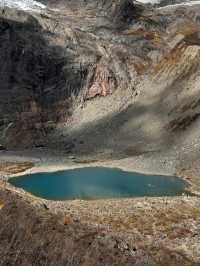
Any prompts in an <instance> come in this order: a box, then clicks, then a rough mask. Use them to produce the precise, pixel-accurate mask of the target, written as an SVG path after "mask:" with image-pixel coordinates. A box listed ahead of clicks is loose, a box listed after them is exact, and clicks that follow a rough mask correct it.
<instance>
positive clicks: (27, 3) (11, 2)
mask: <svg viewBox="0 0 200 266" xmlns="http://www.w3.org/2000/svg"><path fill="white" fill-rule="evenodd" d="M0 7H9V8H15V9H18V10H24V11H41V10H43V9H46V6H45V5H43V4H42V3H40V2H37V1H34V0H0Z"/></svg>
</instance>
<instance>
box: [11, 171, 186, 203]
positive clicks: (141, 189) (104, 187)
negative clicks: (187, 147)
mask: <svg viewBox="0 0 200 266" xmlns="http://www.w3.org/2000/svg"><path fill="white" fill-rule="evenodd" d="M9 182H10V183H11V184H12V185H14V186H16V187H20V188H23V189H24V190H26V191H28V192H30V193H32V194H34V195H36V196H39V197H41V198H45V199H50V200H65V199H98V198H116V197H120V198H124V197H142V196H176V195H181V194H182V193H183V192H185V188H186V183H185V182H184V181H182V180H181V179H179V178H177V177H170V176H161V175H144V174H139V173H132V172H125V171H122V170H119V169H112V168H103V167H86V168H79V169H73V170H67V171H59V172H53V173H37V174H31V175H24V176H20V177H15V178H11V179H10V180H9Z"/></svg>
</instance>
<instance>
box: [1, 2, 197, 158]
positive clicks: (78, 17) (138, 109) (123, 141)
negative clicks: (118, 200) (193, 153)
mask: <svg viewBox="0 0 200 266" xmlns="http://www.w3.org/2000/svg"><path fill="white" fill-rule="evenodd" d="M43 4H45V5H47V8H46V9H42V10H40V11H37V12H35V11H34V10H33V11H23V10H16V9H12V8H6V7H5V8H2V9H1V15H0V17H1V19H0V54H1V57H0V63H1V68H0V78H1V87H0V133H1V134H0V142H1V144H2V145H4V146H6V147H7V148H32V147H37V146H41V145H42V146H47V147H50V148H53V149H62V150H64V151H66V153H68V152H71V153H74V152H75V153H83V154H84V153H86V154H90V153H91V154H93V153H98V152H99V153H102V152H103V153H106V152H108V153H109V154H111V155H112V156H116V155H120V156H130V155H134V154H138V153H139V154H140V153H144V152H149V151H150V150H160V149H161V150H167V149H169V148H170V147H171V146H174V145H178V146H182V145H183V146H184V145H185V144H184V143H185V142H184V141H185V136H186V135H187V136H188V139H190V141H189V140H188V143H189V144H188V145H190V144H191V143H192V141H191V139H192V135H193V134H194V135H195V136H196V137H195V138H196V139H198V133H197V125H198V123H199V113H200V111H199V96H198V95H199V71H200V67H199V44H200V36H199V26H200V19H199V10H200V7H199V6H198V5H195V6H191V7H184V6H177V7H176V8H173V9H169V8H162V9H159V8H158V9H157V8H156V7H154V8H153V7H148V6H145V5H142V4H138V3H133V2H132V1H129V0H126V1H125V0H124V1H114V0H113V1H108V0H107V1H98V2H96V1H78V2H77V1H76V2H74V1H73V2H71V1H63V2H62V1H43ZM61 6H62V8H61ZM172 143H173V145H171V144H172ZM195 143H196V144H198V140H196V141H195ZM169 144H170V145H169ZM196 144H195V145H196ZM191 145H193V144H191ZM69 147H70V148H69ZM179 150H180V149H179Z"/></svg>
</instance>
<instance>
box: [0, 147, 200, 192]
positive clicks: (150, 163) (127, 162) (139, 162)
mask: <svg viewBox="0 0 200 266" xmlns="http://www.w3.org/2000/svg"><path fill="white" fill-rule="evenodd" d="M153 156H154V157H155V154H153V155H152V156H145V155H140V156H134V157H128V158H124V159H118V160H110V159H109V160H106V161H104V160H99V161H95V162H93V160H94V159H96V158H90V159H87V160H85V159H84V158H81V159H79V160H77V159H76V157H73V158H71V157H72V156H68V157H67V156H64V155H62V154H60V155H59V156H57V155H51V154H50V153H47V154H45V153H41V152H40V151H39V152H36V153H33V154H32V152H31V151H17V152H16V151H15V152H13V151H9V152H7V151H4V152H0V161H8V162H16V163H17V162H29V163H30V162H31V163H33V167H31V168H29V169H27V170H25V171H22V172H19V173H15V174H6V173H5V174H4V179H5V180H8V179H9V178H12V177H17V176H23V175H27V174H34V173H45V172H58V171H65V170H72V169H77V168H83V167H107V168H116V169H120V170H122V171H126V172H135V173H140V174H145V175H163V176H166V177H167V176H175V177H177V178H181V179H182V180H184V181H185V182H186V183H187V184H188V189H187V191H188V192H189V193H192V194H194V195H196V196H199V195H200V190H198V187H197V186H196V185H195V184H194V182H193V178H191V177H190V176H189V175H188V174H187V172H186V173H185V171H182V169H177V168H176V163H177V162H176V158H173V157H171V158H169V157H168V160H166V156H163V158H162V159H161V156H162V155H159V156H158V158H154V157H153ZM76 160H77V161H78V162H76ZM81 161H83V162H84V163H81ZM90 161H91V162H90Z"/></svg>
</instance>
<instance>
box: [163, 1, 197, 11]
mask: <svg viewBox="0 0 200 266" xmlns="http://www.w3.org/2000/svg"><path fill="white" fill-rule="evenodd" d="M199 4H200V1H195V0H194V1H188V2H183V3H179V4H174V5H166V6H163V7H160V8H159V9H163V8H173V7H178V6H194V5H199Z"/></svg>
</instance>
